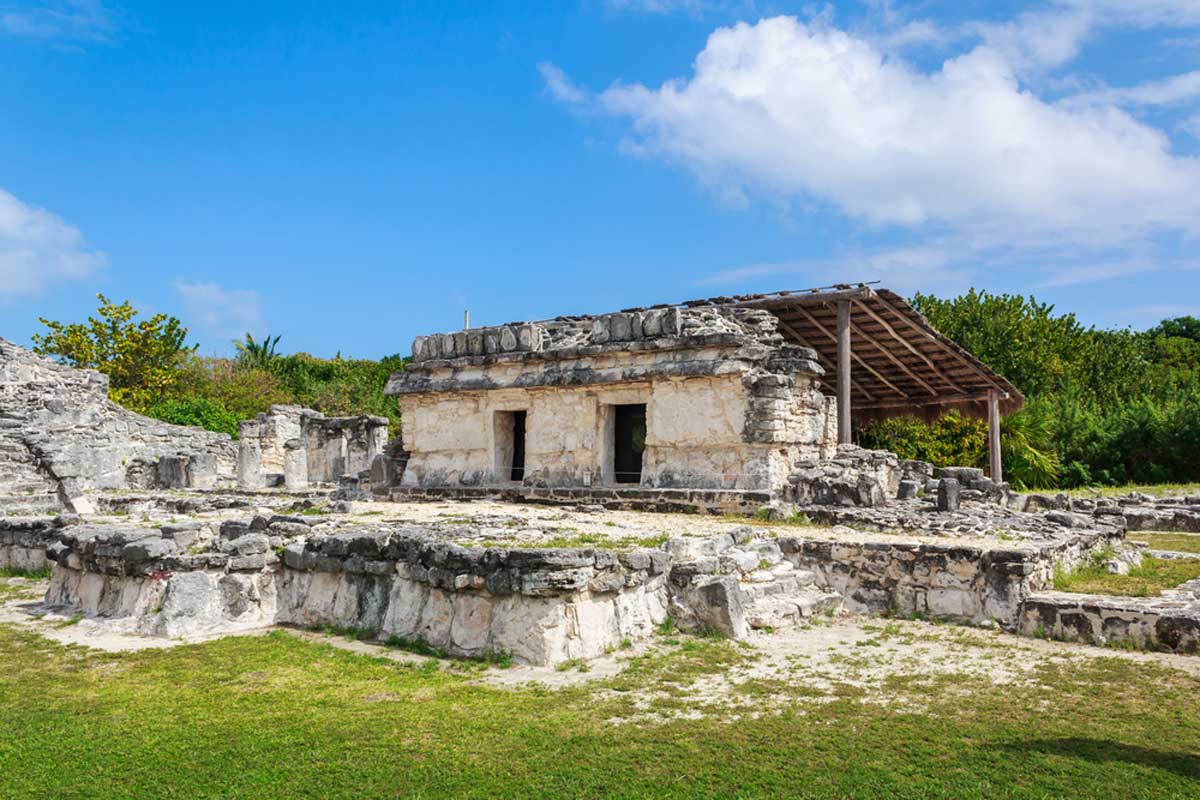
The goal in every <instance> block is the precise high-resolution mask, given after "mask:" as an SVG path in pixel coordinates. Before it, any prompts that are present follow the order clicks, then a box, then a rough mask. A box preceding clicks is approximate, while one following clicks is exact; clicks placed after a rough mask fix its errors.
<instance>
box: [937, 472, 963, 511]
mask: <svg viewBox="0 0 1200 800" xmlns="http://www.w3.org/2000/svg"><path fill="white" fill-rule="evenodd" d="M961 493H962V487H961V485H960V484H959V482H958V481H957V480H956V479H954V478H942V479H941V480H940V481H938V490H937V507H938V511H957V510H958V504H959V496H960V494H961Z"/></svg>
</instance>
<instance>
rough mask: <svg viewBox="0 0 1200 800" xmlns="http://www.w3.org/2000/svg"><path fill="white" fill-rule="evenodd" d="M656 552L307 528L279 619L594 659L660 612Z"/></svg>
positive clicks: (289, 559) (294, 549)
mask: <svg viewBox="0 0 1200 800" xmlns="http://www.w3.org/2000/svg"><path fill="white" fill-rule="evenodd" d="M667 562H668V559H667V557H666V553H664V552H662V551H660V550H637V551H633V552H629V553H621V554H617V553H614V552H611V551H606V550H590V549H566V550H504V549H499V548H496V549H484V548H465V547H459V546H457V545H453V544H446V543H444V542H436V541H431V540H429V539H428V538H426V537H423V536H421V535H410V534H391V535H388V534H383V535H370V534H357V535H351V536H348V537H346V536H330V537H312V538H309V539H308V540H307V541H304V542H296V543H293V544H291V545H289V546H288V548H287V549H286V550H285V551H284V564H285V565H286V567H287V569H286V570H284V571H283V573H282V575H281V577H280V580H279V584H278V588H279V604H278V610H277V619H278V621H280V622H286V623H292V624H296V625H304V626H308V625H342V626H353V627H356V628H360V629H365V630H371V631H377V632H378V634H379V635H380V636H383V637H387V636H399V637H402V638H405V639H419V640H421V641H423V642H426V643H428V644H430V645H433V646H435V647H439V648H442V649H443V650H446V651H447V652H449V653H452V654H454V655H460V656H468V657H477V656H484V655H488V654H493V653H501V652H502V653H507V654H509V655H511V656H512V657H513V658H515V659H517V660H518V661H521V662H524V663H530V664H555V663H559V662H561V661H564V660H568V659H572V658H591V657H593V656H597V655H600V654H601V653H603V652H604V651H605V650H606V649H610V648H612V647H615V646H616V645H617V644H618V643H619V642H620V641H621V640H622V639H624V638H626V637H629V638H633V639H639V638H644V637H645V636H648V635H649V634H650V632H651V631H652V630H653V628H654V626H655V625H657V624H658V623H660V622H662V620H663V619H664V618H665V617H666V608H667V591H666V576H665V574H664V573H665V569H666V566H667Z"/></svg>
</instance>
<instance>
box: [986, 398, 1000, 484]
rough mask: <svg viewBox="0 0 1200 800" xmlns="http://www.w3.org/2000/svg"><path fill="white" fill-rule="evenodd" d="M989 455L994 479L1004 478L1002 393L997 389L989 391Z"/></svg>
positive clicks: (998, 480) (997, 481) (997, 480)
mask: <svg viewBox="0 0 1200 800" xmlns="http://www.w3.org/2000/svg"><path fill="white" fill-rule="evenodd" d="M987 403H988V455H989V457H990V462H991V468H992V470H991V471H992V480H994V481H995V482H996V483H999V482H1000V481H1002V480H1004V470H1003V464H1002V463H1001V461H1000V393H999V392H998V391H996V390H995V389H992V390H991V391H989V392H988V401H987Z"/></svg>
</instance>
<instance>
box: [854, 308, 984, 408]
mask: <svg viewBox="0 0 1200 800" xmlns="http://www.w3.org/2000/svg"><path fill="white" fill-rule="evenodd" d="M876 297H878V295H876ZM879 299H880V301H881V302H884V303H886V301H885V300H883V298H879ZM854 304H855V305H856V306H858V307H859V308H861V309H862V310H863V312H864V313H865V314H866V315H867V316H868V317H870V318H871V319H873V320H875V321H876V322H878V323H879V324H880V325H882V326H883V328H884V330H886V331H887V332H888V333H890V334H891V335H892V338H893V339H895V340H896V341H898V342H899V343H900V344H902V345H904V347H905V348H907V349H908V351H909V352H910V353H912V354H913V355H914V356H916V357H917V358H919V359H921V360H922V361H924V362H925V364H926V366H928V367H929V368H930V369H931V370H933V373H934V374H935V375H937V376H938V377H939V378H941V379H942V380H943V381H945V382H946V385H947V386H949V387H950V388H951V389H953V390H954V391H956V392H963V390H962V389H961V388H959V386H958V385H957V384H956V383H954V381H952V380H950V378H948V377H947V376H946V375H945V373H944V372H942V371H941V370H940V369H938V368H937V366H935V365H934V363H933V362H932V361H930V360H929V356H927V355H925V354H924V353H922V352H921V351H920V350H918V349H917V348H915V347H913V346H912V343H911V342H909V341H908V339H905V338H904V337H903V336H901V335H900V334H899V333H897V332H896V329H895V328H893V327H892V326H891V324H890V323H889V322H888V321H887V320H885V319H884V318H883V317H881V316H879V315H878V314H876V313H875V311H874V310H873V309H872V308H871V307H870V306H868V305H867V304H866V303H863V302H861V301H859V300H855V301H854ZM888 308H891V306H888ZM892 311H893V313H894V312H895V311H896V310H895V309H894V308H893V309H892ZM901 316H903V315H901Z"/></svg>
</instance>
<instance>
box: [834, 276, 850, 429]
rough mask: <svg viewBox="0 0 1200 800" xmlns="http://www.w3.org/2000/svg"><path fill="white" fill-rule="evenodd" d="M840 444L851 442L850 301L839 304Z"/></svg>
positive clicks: (838, 394)
mask: <svg viewBox="0 0 1200 800" xmlns="http://www.w3.org/2000/svg"><path fill="white" fill-rule="evenodd" d="M837 406H838V444H850V301H849V300H839V301H838V304H837Z"/></svg>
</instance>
